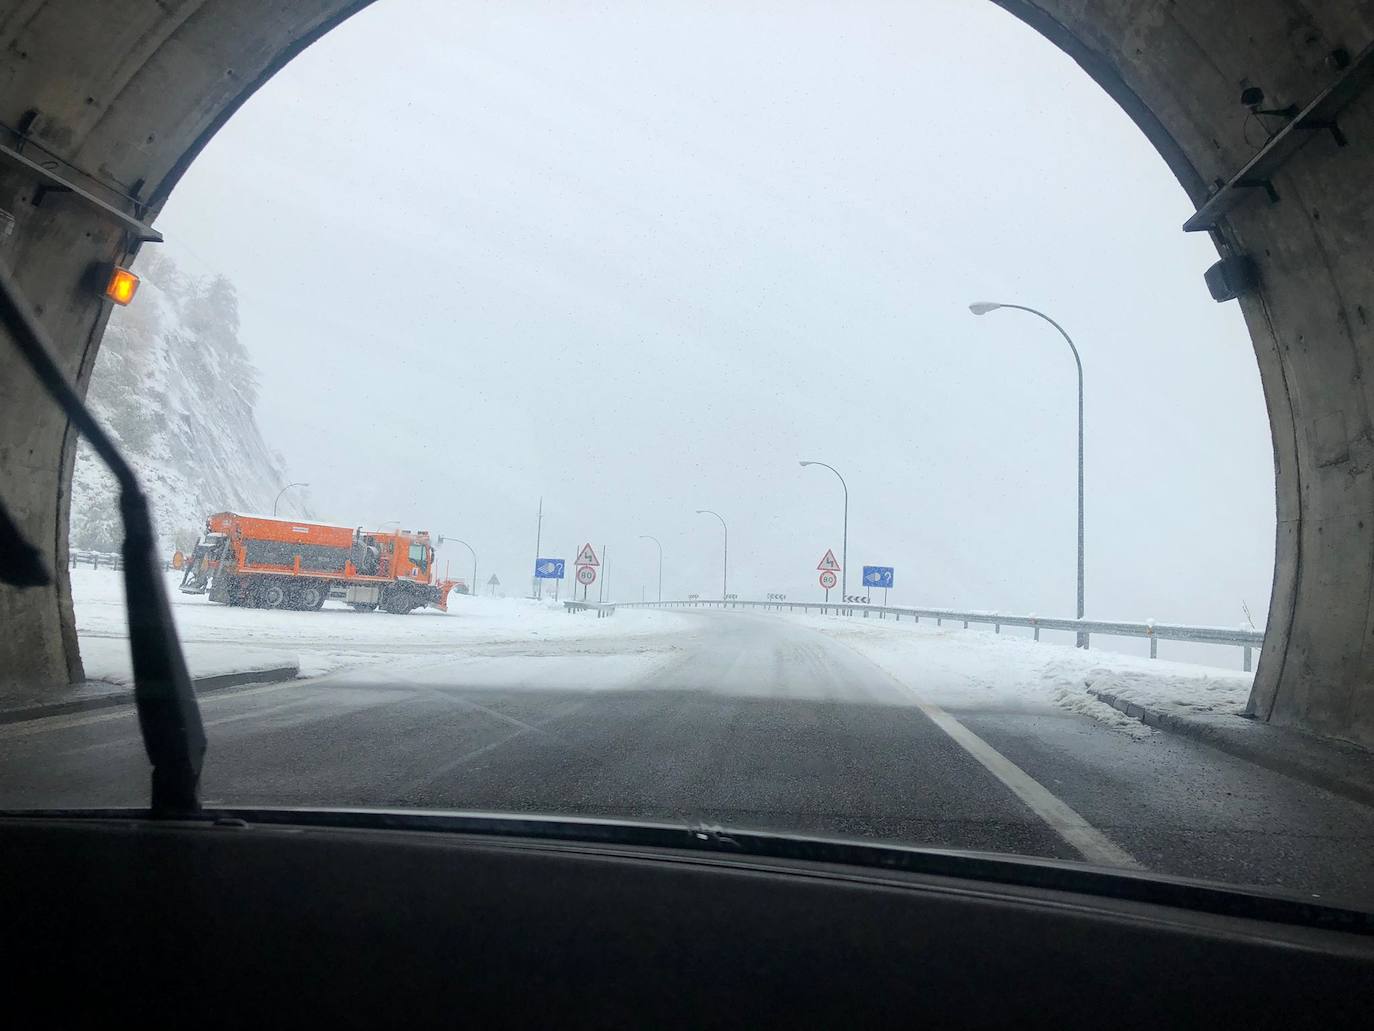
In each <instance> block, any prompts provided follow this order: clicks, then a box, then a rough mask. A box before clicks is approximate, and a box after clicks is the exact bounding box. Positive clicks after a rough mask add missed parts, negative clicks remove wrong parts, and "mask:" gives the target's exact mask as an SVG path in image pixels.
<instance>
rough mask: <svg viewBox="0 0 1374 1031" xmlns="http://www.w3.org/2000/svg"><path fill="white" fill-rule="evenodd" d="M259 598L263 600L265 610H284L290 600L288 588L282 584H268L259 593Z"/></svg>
mask: <svg viewBox="0 0 1374 1031" xmlns="http://www.w3.org/2000/svg"><path fill="white" fill-rule="evenodd" d="M258 597H259V598H261V599H262V607H263V608H265V609H284V608H286V605H287V602H288V601H289V600H290V599H289V598H288V597H287V593H286V588H285V587H283V586H282V585H281V584H268V585H267V586H266V587H264V588H263V589H262V591H261V592H259V595H258Z"/></svg>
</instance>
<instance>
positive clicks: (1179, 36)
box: [0, 0, 1374, 745]
mask: <svg viewBox="0 0 1374 1031" xmlns="http://www.w3.org/2000/svg"><path fill="white" fill-rule="evenodd" d="M370 2H371V0H297V2H293V3H289V4H282V3H279V2H274V0H176V2H170V3H169V2H166V0H160V2H159V0H104V2H102V3H100V4H89V3H85V2H83V0H13V2H12V3H10V4H8V5H7V9H6V10H4V11H0V126H3V127H4V128H3V129H0V145H2V146H3V147H4V148H5V150H6V151H7V152H9V153H7V154H0V159H2V160H0V210H3V211H4V212H7V213H9V215H10V216H12V218H13V221H12V222H11V221H10V220H9V219H4V218H0V260H3V261H4V262H6V264H7V265H8V267H9V268H10V269H11V270H12V271H13V273H14V275H15V276H16V278H17V280H18V282H19V284H20V286H21V287H22V289H23V290H24V291H25V292H26V294H27V296H28V297H29V299H30V301H31V302H32V303H33V304H34V305H35V307H36V309H37V311H38V312H39V314H40V317H41V318H42V319H43V321H44V322H45V324H46V327H47V329H48V331H49V332H50V334H51V336H52V338H53V339H54V340H55V341H57V342H58V346H59V347H60V349H61V352H62V353H61V355H60V358H61V360H62V362H63V364H64V367H65V368H66V371H67V372H68V373H69V374H70V375H71V376H72V377H73V378H74V379H75V381H76V382H77V383H78V385H79V387H80V388H81V389H82V390H83V391H84V389H85V387H86V385H87V383H88V381H89V377H90V373H91V369H92V367H93V365H94V360H95V355H96V352H97V350H98V348H99V345H100V338H101V334H102V332H103V330H104V327H105V323H106V320H107V318H108V314H109V313H108V310H107V306H106V305H105V304H104V303H103V302H102V301H100V300H99V299H97V298H96V297H95V296H94V295H93V293H92V291H91V290H90V289H89V287H88V285H87V283H86V279H85V277H86V274H87V272H88V270H89V269H90V267H91V266H93V265H95V264H98V263H101V262H108V261H111V260H116V259H123V258H128V257H131V256H132V255H133V254H134V253H136V251H137V249H138V248H139V247H140V246H141V243H140V241H139V240H138V236H139V235H141V234H140V233H139V232H135V231H132V230H130V229H129V228H128V225H129V223H130V222H131V221H132V222H135V223H143V224H148V223H151V221H152V220H153V219H155V217H156V215H157V213H158V211H159V210H160V208H161V206H162V205H163V204H164V203H165V202H166V200H167V198H168V196H169V194H170V192H171V190H172V189H173V188H174V187H175V185H176V183H177V182H178V180H179V179H180V177H181V175H182V174H183V173H184V172H185V170H186V169H187V168H188V167H189V165H190V164H191V162H192V161H194V160H195V157H196V156H197V155H198V154H199V153H200V151H201V149H202V148H203V147H204V145H205V143H206V142H207V141H208V140H209V139H210V138H211V137H212V136H213V135H214V134H215V132H217V131H218V129H219V128H220V127H221V126H222V125H223V124H224V123H225V121H226V120H227V119H228V118H230V117H231V116H232V115H233V113H234V112H235V111H236V110H237V109H238V108H239V106H240V105H242V104H243V102H244V101H245V100H246V99H247V98H248V97H250V96H251V95H252V94H253V93H254V92H255V91H256V90H257V89H258V87H260V86H261V85H262V84H263V83H264V82H266V81H267V79H269V78H270V77H271V76H272V75H273V74H275V72H276V71H278V70H279V69H280V68H281V67H283V66H284V65H285V64H286V63H287V62H288V61H290V60H291V59H292V58H293V57H294V56H295V55H296V54H298V53H300V52H301V51H302V50H303V49H305V48H306V47H307V46H309V45H310V44H311V43H313V42H314V41H315V40H316V39H318V38H320V37H321V36H322V35H324V34H325V33H326V32H328V31H329V30H330V29H332V28H333V27H334V26H336V25H338V24H339V23H341V22H342V21H344V20H345V19H347V18H348V17H350V16H351V15H353V14H354V13H356V12H357V11H359V10H361V9H362V8H363V7H365V6H368V4H369V3H370ZM993 2H994V3H997V4H998V5H999V6H1001V7H1002V8H1004V9H1005V10H1007V11H1008V12H1010V13H1011V14H1013V15H1015V16H1016V17H1018V18H1020V19H1022V20H1023V21H1024V22H1026V23H1027V24H1029V25H1030V26H1031V27H1033V28H1035V29H1036V30H1037V31H1039V32H1040V33H1041V34H1042V35H1044V36H1045V37H1046V38H1047V39H1049V40H1050V41H1051V42H1052V43H1054V44H1055V45H1057V46H1059V47H1060V48H1061V49H1063V50H1064V51H1065V52H1067V53H1068V54H1069V55H1070V56H1071V57H1073V58H1074V60H1076V61H1077V62H1078V63H1079V65H1080V66H1081V67H1082V68H1083V69H1084V70H1085V71H1086V72H1087V73H1088V74H1089V75H1090V76H1092V77H1093V78H1094V79H1095V80H1096V81H1097V82H1098V83H1099V84H1100V85H1101V86H1102V88H1103V89H1105V90H1106V91H1107V92H1108V93H1109V94H1110V95H1111V96H1112V97H1113V98H1114V99H1115V100H1116V101H1117V102H1118V103H1119V104H1120V105H1121V106H1122V108H1123V109H1124V110H1125V111H1126V113H1127V114H1128V115H1129V116H1130V117H1131V118H1132V119H1133V120H1134V121H1135V123H1136V124H1137V125H1138V126H1139V127H1140V129H1141V130H1142V131H1143V132H1144V133H1145V135H1146V136H1147V137H1148V138H1149V139H1150V141H1151V142H1152V143H1153V144H1154V146H1155V147H1156V149H1157V150H1158V151H1159V152H1160V154H1161V155H1162V156H1163V157H1164V159H1165V161H1166V162H1167V164H1168V165H1169V167H1170V168H1171V169H1172V170H1173V172H1174V174H1175V175H1176V176H1177V177H1178V179H1179V181H1180V183H1181V184H1182V185H1183V187H1184V189H1185V190H1186V191H1187V193H1188V195H1189V197H1190V198H1191V199H1192V200H1193V202H1194V204H1196V205H1201V204H1203V203H1204V202H1205V201H1206V200H1207V198H1208V196H1209V193H1210V191H1211V190H1212V189H1213V184H1216V183H1219V182H1224V181H1226V180H1229V179H1231V178H1232V177H1233V176H1234V175H1235V174H1236V173H1237V171H1238V170H1239V169H1241V168H1242V166H1244V165H1245V164H1246V162H1247V161H1248V160H1249V159H1250V158H1251V157H1252V155H1253V153H1254V145H1253V144H1251V143H1249V142H1247V141H1246V139H1245V135H1244V123H1245V116H1246V111H1245V109H1244V108H1243V107H1242V106H1241V103H1240V93H1241V90H1242V88H1245V87H1249V86H1259V87H1261V88H1263V90H1264V91H1265V95H1266V103H1267V104H1269V105H1270V106H1272V107H1274V108H1282V107H1285V106H1287V105H1289V104H1295V105H1297V106H1298V107H1303V106H1305V105H1306V104H1307V103H1308V102H1309V101H1310V100H1311V99H1312V98H1314V97H1316V96H1318V95H1319V94H1321V93H1322V91H1323V90H1326V89H1327V88H1328V87H1330V86H1331V85H1332V84H1333V83H1334V82H1337V81H1338V80H1342V79H1343V81H1344V82H1345V84H1346V85H1347V86H1349V87H1351V89H1350V91H1349V92H1350V94H1351V95H1350V96H1349V97H1348V98H1347V100H1348V104H1347V105H1346V106H1345V107H1344V109H1343V110H1342V111H1341V113H1340V116H1339V128H1340V131H1341V136H1342V137H1343V140H1342V141H1338V140H1337V138H1336V134H1334V133H1330V132H1326V131H1318V132H1311V133H1310V134H1308V135H1309V136H1310V139H1309V141H1308V142H1306V144H1305V146H1303V147H1302V148H1301V149H1300V150H1298V151H1297V152H1296V153H1294V154H1292V155H1290V156H1289V158H1288V159H1287V160H1286V162H1284V163H1283V164H1282V166H1281V167H1279V168H1278V169H1277V170H1276V171H1274V172H1272V173H1271V174H1270V175H1269V177H1268V182H1269V185H1270V188H1272V190H1273V194H1274V196H1275V197H1276V198H1277V199H1276V200H1272V201H1271V200H1267V199H1266V197H1265V196H1264V193H1265V191H1264V190H1259V189H1255V190H1248V191H1245V192H1246V193H1247V196H1246V197H1245V199H1244V200H1243V201H1241V203H1239V204H1238V205H1237V206H1236V207H1235V208H1233V209H1232V210H1231V211H1230V212H1229V213H1228V214H1226V215H1224V216H1223V217H1222V218H1221V219H1220V220H1219V221H1218V222H1217V223H1216V227H1215V228H1214V229H1213V230H1212V238H1213V241H1214V243H1215V244H1216V246H1217V248H1218V251H1219V252H1220V254H1221V255H1223V256H1246V257H1248V258H1250V259H1252V260H1253V262H1254V263H1255V267H1256V269H1257V272H1258V281H1257V284H1256V285H1254V286H1252V287H1251V288H1249V289H1247V290H1246V291H1245V292H1244V293H1243V294H1242V296H1241V297H1240V304H1241V307H1242V310H1243V313H1244V316H1245V319H1246V323H1247V325H1248V327H1249V330H1250V334H1251V338H1252V341H1253V343H1254V347H1255V354H1256V357H1257V360H1258V364H1259V369H1260V375H1261V383H1262V386H1263V390H1264V394H1265V402H1266V406H1267V409H1268V413H1269V420H1270V427H1271V435H1272V443H1273V449H1274V463H1275V484H1276V493H1277V498H1276V507H1277V539H1276V541H1275V570H1274V585H1273V591H1272V596H1271V602H1270V609H1269V617H1268V624H1267V627H1268V631H1267V636H1266V639H1265V644H1264V648H1263V651H1262V654H1261V658H1260V662H1259V666H1258V672H1257V675H1256V680H1255V686H1254V689H1253V692H1252V695H1251V699H1250V705H1249V709H1250V712H1251V714H1252V715H1254V716H1255V717H1257V718H1259V719H1262V720H1268V721H1272V722H1273V723H1276V724H1285V725H1289V726H1295V727H1299V728H1303V729H1307V730H1311V731H1315V732H1318V733H1322V734H1327V735H1332V736H1337V737H1342V738H1346V739H1349V740H1353V741H1357V742H1361V743H1364V744H1369V745H1374V651H1371V648H1370V643H1369V642H1370V635H1371V632H1372V631H1374V598H1372V597H1371V595H1374V419H1371V402H1372V401H1374V399H1372V398H1371V395H1370V389H1369V387H1367V386H1366V384H1365V379H1364V367H1365V365H1366V364H1369V363H1370V362H1371V359H1374V329H1371V325H1370V320H1371V316H1372V315H1374V201H1371V199H1370V194H1369V192H1368V190H1367V188H1366V186H1365V184H1367V183H1369V182H1374V88H1365V83H1367V82H1368V81H1369V79H1371V78H1374V74H1371V73H1369V65H1368V64H1367V63H1365V62H1362V61H1361V60H1360V58H1361V55H1362V54H1363V53H1364V52H1365V50H1366V48H1368V47H1370V46H1371V44H1374V5H1371V4H1370V3H1369V2H1367V0H1349V2H1342V3H1338V2H1323V0H1249V2H1247V3H1244V4H1242V3H1236V2H1217V3H1207V4H1194V5H1185V4H1177V3H1175V2H1173V0H993ZM1343 55H1344V56H1343ZM378 59H379V60H385V59H387V55H378ZM1351 62H1353V67H1350V64H1351ZM1361 70H1364V74H1357V73H1360V72H1361ZM1356 80H1358V81H1356ZM1342 143H1343V145H1342ZM16 155H18V156H17V158H16ZM47 172H51V173H55V174H57V175H60V176H61V177H62V178H63V179H65V180H67V181H69V182H71V183H73V184H75V185H77V186H78V187H80V189H81V190H84V191H86V192H87V193H88V194H89V195H90V197H91V198H94V202H93V201H92V200H90V199H88V198H82V197H81V196H80V195H79V194H75V193H69V192H61V191H60V190H54V188H53V187H54V185H55V184H54V183H53V182H52V181H51V180H50V179H48V178H45V173H47ZM1105 185H1110V184H1105ZM1254 195H1257V196H1254ZM1123 203H1129V198H1123ZM100 204H103V205H104V208H102V207H100ZM121 218H122V219H123V221H120V219H121ZM1202 288H1203V287H1202V284H1201V283H1199V289H1202ZM0 334H3V330H0ZM8 343H9V342H8V341H5V343H4V344H3V345H0V369H3V370H4V374H3V376H0V498H2V499H3V501H4V503H5V504H6V506H7V507H8V508H9V509H10V511H11V513H12V514H13V515H14V516H15V517H16V519H17V520H18V522H19V525H20V527H21V528H22V530H23V531H24V532H25V533H26V534H27V535H28V537H29V539H30V540H31V541H33V542H35V543H36V544H37V545H38V546H39V547H40V549H41V550H42V551H43V553H44V555H45V556H46V558H47V560H48V561H49V562H50V563H51V564H52V565H53V566H54V567H55V569H56V572H57V577H56V583H55V585H54V586H53V587H50V588H30V589H27V590H25V591H18V590H16V589H13V588H9V587H0V626H3V627H4V628H5V633H4V634H3V635H0V689H3V688H4V687H6V686H13V685H14V684H24V685H32V684H34V683H50V684H53V685H58V684H62V683H66V682H69V681H71V680H74V679H78V678H80V676H81V674H82V670H81V660H80V653H79V649H78V646H77V641H76V632H75V623H74V618H73V612H72V604H71V596H70V586H69V582H68V577H67V570H66V565H67V559H66V552H67V544H66V538H67V515H68V511H67V509H68V503H69V487H70V481H71V470H72V462H73V457H74V452H75V440H74V437H73V433H72V431H71V429H70V427H69V426H68V425H67V423H66V420H65V419H63V418H62V417H61V416H59V415H58V414H57V413H56V411H55V410H54V409H53V407H52V406H51V405H50V404H49V403H48V402H47V401H46V399H45V398H43V397H41V396H40V395H39V394H38V392H37V391H36V390H35V389H34V383H33V381H32V378H31V377H30V375H29V373H28V372H27V371H26V370H23V369H21V368H20V367H19V366H18V363H17V362H16V359H15V355H14V352H13V350H12V349H11V348H10V347H9V346H8Z"/></svg>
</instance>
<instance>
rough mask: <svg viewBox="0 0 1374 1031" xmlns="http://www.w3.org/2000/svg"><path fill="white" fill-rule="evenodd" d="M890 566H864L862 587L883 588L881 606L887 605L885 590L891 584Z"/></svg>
mask: <svg viewBox="0 0 1374 1031" xmlns="http://www.w3.org/2000/svg"><path fill="white" fill-rule="evenodd" d="M892 569H893V567H892V566H864V587H865V588H868V587H881V588H882V589H883V607H884V608H886V607H887V591H888V588H889V587H891V586H892Z"/></svg>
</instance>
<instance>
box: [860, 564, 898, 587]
mask: <svg viewBox="0 0 1374 1031" xmlns="http://www.w3.org/2000/svg"><path fill="white" fill-rule="evenodd" d="M892 569H893V567H892V566H864V586H865V587H891V586H892Z"/></svg>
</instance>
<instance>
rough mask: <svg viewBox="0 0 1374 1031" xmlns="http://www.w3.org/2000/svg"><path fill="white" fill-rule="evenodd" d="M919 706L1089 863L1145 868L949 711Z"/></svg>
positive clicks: (918, 704) (935, 707) (920, 702)
mask: <svg viewBox="0 0 1374 1031" xmlns="http://www.w3.org/2000/svg"><path fill="white" fill-rule="evenodd" d="M915 702H916V707H917V708H918V709H920V710H921V711H922V712H923V713H925V714H926V715H927V716H929V717H930V719H931V722H932V723H934V724H935V725H936V726H937V727H939V728H940V729H941V730H943V731H944V732H945V733H946V734H948V735H949V736H950V737H952V738H953V739H954V740H955V742H956V743H957V744H958V745H959V746H960V747H961V748H963V750H964V751H966V752H968V754H969V755H971V756H973V758H975V759H977V760H978V761H979V762H980V763H982V765H983V767H984V768H985V769H986V770H987V771H988V772H989V773H991V774H992V775H993V776H994V777H996V778H997V779H998V780H1000V781H1001V782H1002V783H1003V784H1005V785H1006V786H1007V787H1008V788H1010V789H1011V791H1012V793H1013V794H1014V795H1016V797H1017V798H1019V799H1020V800H1021V801H1022V802H1024V803H1025V804H1026V805H1027V806H1028V807H1029V808H1030V810H1031V811H1032V812H1033V813H1035V815H1036V816H1038V817H1040V819H1042V820H1044V821H1045V822H1046V823H1047V824H1049V826H1050V828H1051V829H1052V830H1053V831H1054V832H1055V833H1056V834H1058V835H1059V836H1060V837H1061V838H1063V839H1064V840H1065V841H1067V842H1068V843H1069V844H1070V845H1072V846H1073V847H1074V848H1076V849H1077V850H1078V851H1079V852H1080V853H1081V854H1082V856H1083V858H1084V859H1086V860H1088V862H1090V863H1101V864H1103V865H1104V866H1119V867H1120V866H1124V867H1132V868H1135V869H1141V864H1140V863H1139V862H1137V861H1136V859H1135V857H1134V856H1132V855H1131V854H1130V853H1129V852H1127V851H1126V850H1125V849H1123V848H1122V847H1121V846H1119V845H1117V844H1116V843H1115V842H1113V841H1112V840H1111V839H1110V838H1108V837H1107V836H1106V835H1105V834H1103V833H1102V832H1101V831H1100V830H1098V829H1097V828H1096V827H1094V826H1093V825H1092V824H1090V823H1088V821H1087V820H1085V819H1083V817H1082V816H1080V815H1079V814H1078V812H1077V811H1076V810H1074V809H1073V808H1071V807H1070V806H1069V805H1068V803H1066V802H1063V801H1061V800H1060V799H1059V798H1057V797H1056V796H1055V795H1053V794H1051V793H1050V791H1049V789H1048V788H1046V787H1045V786H1044V785H1043V784H1041V783H1040V782H1039V781H1038V780H1036V779H1035V778H1034V777H1032V776H1031V775H1030V774H1029V773H1027V772H1026V771H1025V770H1023V769H1021V767H1019V766H1017V765H1016V764H1015V763H1014V762H1012V761H1011V760H1010V759H1008V758H1007V757H1006V756H1005V755H1003V754H1002V753H1001V752H999V751H997V749H995V748H993V747H992V745H990V744H988V743H987V742H986V741H984V740H983V739H982V738H981V737H979V736H978V735H977V734H975V733H974V732H973V731H971V730H969V729H968V727H966V726H964V725H963V724H962V723H960V722H959V721H958V720H956V719H955V718H954V717H953V716H951V715H950V714H949V713H947V712H945V710H943V709H941V708H940V707H939V706H937V705H931V704H930V703H929V702H923V701H921V700H920V699H919V698H917V699H915Z"/></svg>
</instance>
